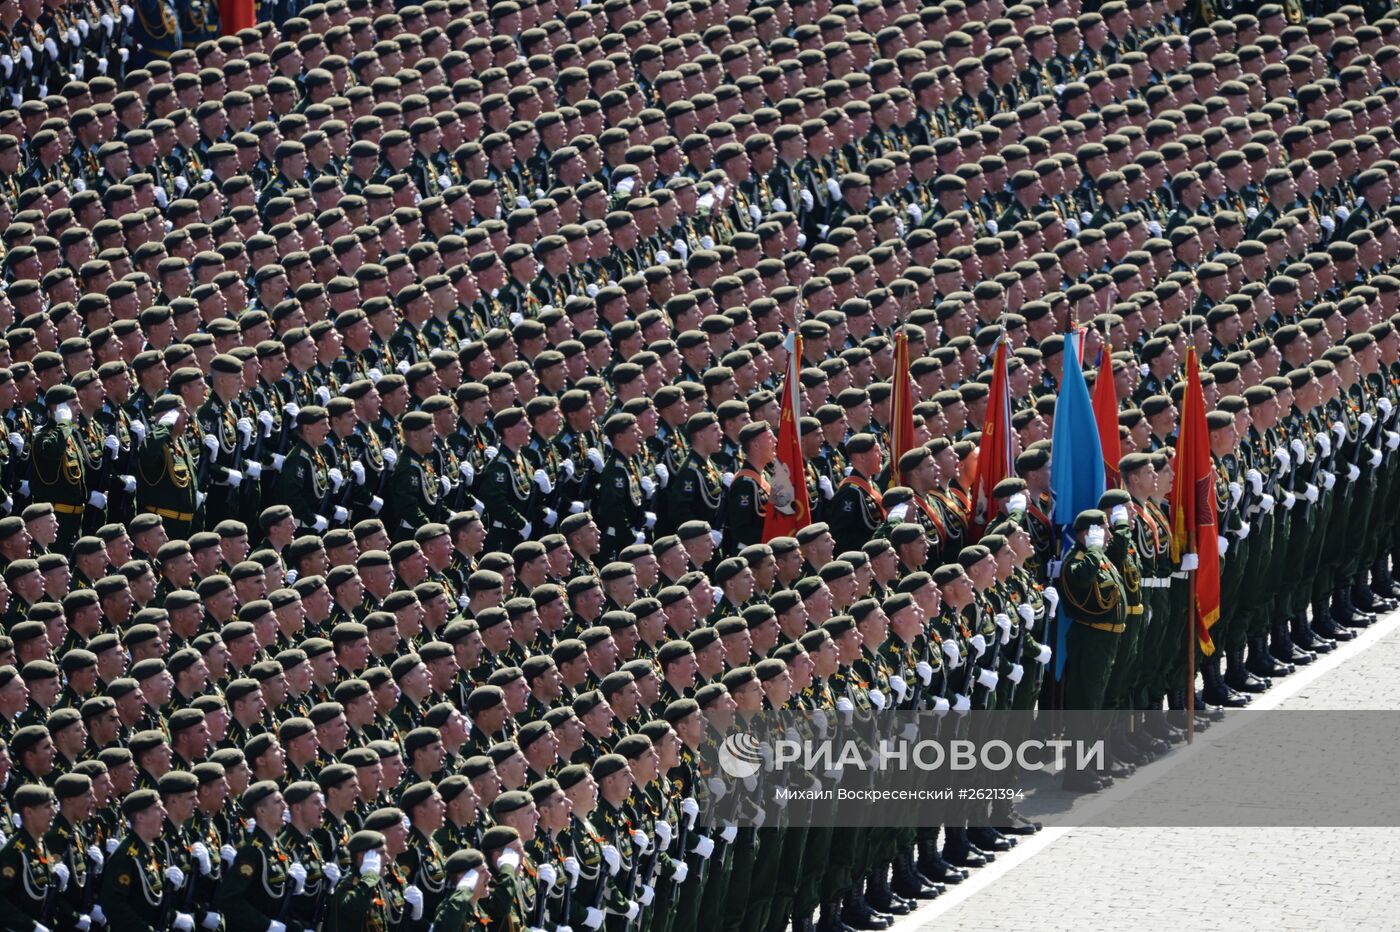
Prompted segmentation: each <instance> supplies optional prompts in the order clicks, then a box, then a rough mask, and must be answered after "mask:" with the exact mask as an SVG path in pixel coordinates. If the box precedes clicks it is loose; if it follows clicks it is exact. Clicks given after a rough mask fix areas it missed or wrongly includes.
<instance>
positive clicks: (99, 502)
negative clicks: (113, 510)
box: [88, 492, 107, 508]
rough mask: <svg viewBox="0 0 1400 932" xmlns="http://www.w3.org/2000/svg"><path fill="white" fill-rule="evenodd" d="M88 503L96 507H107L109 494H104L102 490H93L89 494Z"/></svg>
mask: <svg viewBox="0 0 1400 932" xmlns="http://www.w3.org/2000/svg"><path fill="white" fill-rule="evenodd" d="M88 504H89V505H91V506H92V507H94V508H106V507H107V496H105V495H103V494H102V493H101V492H93V493H92V494H91V495H89V496H88Z"/></svg>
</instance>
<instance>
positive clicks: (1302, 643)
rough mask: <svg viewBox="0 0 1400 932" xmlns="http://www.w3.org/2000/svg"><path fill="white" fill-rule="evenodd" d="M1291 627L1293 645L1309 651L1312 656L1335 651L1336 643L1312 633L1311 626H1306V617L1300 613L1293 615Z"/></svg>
mask: <svg viewBox="0 0 1400 932" xmlns="http://www.w3.org/2000/svg"><path fill="white" fill-rule="evenodd" d="M1291 626H1292V628H1293V643H1294V644H1297V645H1298V646H1299V647H1301V648H1303V650H1306V651H1311V652H1313V653H1314V654H1325V653H1327V652H1329V651H1333V650H1336V648H1337V642H1336V641H1334V640H1332V639H1331V638H1326V637H1323V636H1322V635H1321V634H1319V633H1318V632H1316V631H1314V630H1313V628H1312V626H1311V625H1309V624H1308V618H1307V615H1305V614H1301V613H1300V614H1298V615H1295V616H1294V617H1293V621H1292V622H1291Z"/></svg>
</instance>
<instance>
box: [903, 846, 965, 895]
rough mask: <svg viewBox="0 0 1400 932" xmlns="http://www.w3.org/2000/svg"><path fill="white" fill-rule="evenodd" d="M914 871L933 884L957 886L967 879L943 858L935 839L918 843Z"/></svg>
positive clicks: (962, 871) (958, 869) (959, 870)
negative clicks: (917, 856)
mask: <svg viewBox="0 0 1400 932" xmlns="http://www.w3.org/2000/svg"><path fill="white" fill-rule="evenodd" d="M914 869H915V870H917V871H918V872H919V873H920V874H922V875H924V876H925V877H927V878H928V879H929V880H931V881H932V882H934V883H947V884H959V883H962V882H963V881H964V880H966V879H967V872H966V871H964V870H963V869H962V868H960V867H958V866H957V865H955V864H953V863H952V862H951V861H948V860H947V859H945V858H944V857H943V853H942V852H941V851H939V849H938V842H937V840H936V839H932V838H930V839H928V840H926V841H921V842H919V859H918V860H917V861H915V862H914Z"/></svg>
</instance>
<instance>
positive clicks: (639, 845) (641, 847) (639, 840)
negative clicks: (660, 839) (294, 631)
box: [632, 829, 651, 854]
mask: <svg viewBox="0 0 1400 932" xmlns="http://www.w3.org/2000/svg"><path fill="white" fill-rule="evenodd" d="M632 845H633V846H634V847H635V848H636V849H637V851H638V853H640V854H646V853H647V852H648V851H650V850H651V839H649V838H647V833H646V832H643V831H641V830H640V829H638V830H636V831H634V832H633V833H632Z"/></svg>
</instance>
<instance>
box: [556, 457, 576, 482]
mask: <svg viewBox="0 0 1400 932" xmlns="http://www.w3.org/2000/svg"><path fill="white" fill-rule="evenodd" d="M559 471H560V472H562V473H563V474H564V478H565V479H572V478H573V477H574V461H573V460H560V461H559Z"/></svg>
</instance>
